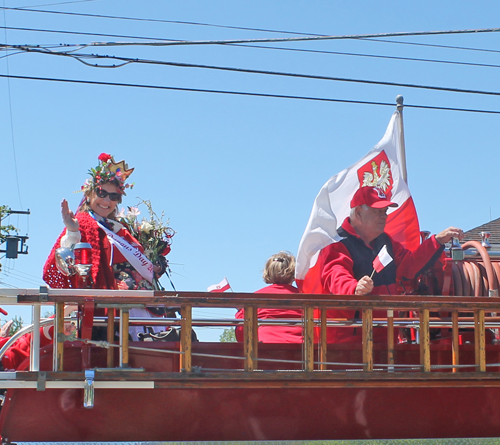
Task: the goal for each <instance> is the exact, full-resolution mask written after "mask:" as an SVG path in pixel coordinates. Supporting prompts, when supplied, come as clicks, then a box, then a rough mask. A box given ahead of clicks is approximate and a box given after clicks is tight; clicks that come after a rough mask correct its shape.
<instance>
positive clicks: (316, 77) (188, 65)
mask: <svg viewBox="0 0 500 445" xmlns="http://www.w3.org/2000/svg"><path fill="white" fill-rule="evenodd" d="M0 47H1V45H0ZM11 47H12V48H16V49H23V48H26V51H27V52H39V53H42V54H50V55H53V56H64V57H72V58H74V59H76V60H78V61H79V62H81V63H84V64H85V65H87V66H92V67H95V68H120V67H122V66H124V65H126V64H129V63H145V64H154V65H167V66H175V67H180V68H202V69H212V70H221V71H232V72H239V73H248V74H265V75H272V76H284V77H297V78H301V79H314V80H330V81H337V82H351V83H363V84H369V85H384V86H397V87H404V88H419V89H426V90H436V91H448V92H453V93H467V94H484V95H489V96H500V93H499V92H496V91H482V90H469V89H462V88H450V87H439V86H433V85H417V84H408V83H400V82H385V81H378V80H366V79H352V78H345V77H332V76H320V75H315V74H300V73H286V72H280V71H268V70H254V69H247V68H235V67H227V66H214V65H199V64H191V63H181V62H165V61H158V60H144V59H136V58H134V59H131V58H127V57H117V56H108V55H106V56H103V55H98V54H78V55H75V54H67V53H65V52H52V51H45V50H43V49H40V48H32V47H22V46H11ZM84 57H85V58H94V59H112V60H121V61H123V62H124V63H123V64H120V65H102V66H100V65H96V64H94V65H92V64H89V63H87V62H84V61H83V60H81V59H82V58H84Z"/></svg>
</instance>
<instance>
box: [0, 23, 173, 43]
mask: <svg viewBox="0 0 500 445" xmlns="http://www.w3.org/2000/svg"><path fill="white" fill-rule="evenodd" d="M0 28H3V29H9V30H11V31H29V32H46V33H54V34H74V35H81V36H97V37H118V38H121V39H137V40H165V41H168V42H170V41H172V39H164V38H161V37H142V36H126V35H120V34H101V33H96V32H83V31H64V30H57V29H41V28H19V27H14V26H0Z"/></svg>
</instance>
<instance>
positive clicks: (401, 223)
mask: <svg viewBox="0 0 500 445" xmlns="http://www.w3.org/2000/svg"><path fill="white" fill-rule="evenodd" d="M400 134H401V116H400V114H399V112H398V111H395V112H394V114H393V115H392V118H391V120H390V122H389V125H388V127H387V130H386V132H385V134H384V137H383V138H382V139H381V141H380V142H379V143H378V144H377V145H375V147H373V148H372V149H371V150H370V151H369V152H368V154H367V155H366V156H364V157H363V158H362V159H361V160H360V161H358V162H357V163H355V164H353V165H351V166H350V167H349V168H347V169H345V170H343V171H341V172H340V173H338V174H337V175H335V176H333V177H332V178H330V179H329V180H328V182H327V183H326V184H325V185H324V186H323V187H322V189H321V190H320V192H319V194H318V196H317V197H316V200H315V201H314V204H313V208H312V212H311V216H310V218H309V222H308V223H307V226H306V229H305V231H304V235H303V236H302V240H301V241H300V245H299V251H298V254H297V266H296V282H297V285H298V286H299V289H301V291H302V292H304V293H321V292H322V287H321V282H320V273H321V271H320V270H318V269H319V267H316V268H315V266H316V261H317V259H318V255H319V253H320V251H321V249H323V248H324V247H326V246H328V245H329V244H331V243H335V242H338V241H340V240H341V238H340V237H339V235H338V233H337V228H338V227H339V226H340V225H341V224H342V222H343V221H344V219H345V218H346V217H347V216H349V212H350V202H351V199H352V197H353V195H354V193H355V192H356V190H358V189H359V188H360V187H365V186H375V185H376V186H378V187H380V188H381V189H382V190H383V191H384V192H385V193H386V194H389V193H390V196H391V198H390V199H391V201H392V202H395V203H397V204H399V207H397V208H393V207H389V209H388V218H387V224H386V227H385V232H386V233H388V234H389V235H390V236H391V237H392V238H393V239H394V240H396V241H399V242H400V243H401V244H403V246H404V247H406V248H407V249H410V250H414V249H415V248H417V247H418V245H419V244H420V229H419V225H418V218H417V212H416V210H415V205H414V204H413V199H412V197H411V194H410V190H409V189H408V186H407V185H406V182H405V181H404V179H403V172H402V167H403V161H402V155H401V148H400V145H401V138H400Z"/></svg>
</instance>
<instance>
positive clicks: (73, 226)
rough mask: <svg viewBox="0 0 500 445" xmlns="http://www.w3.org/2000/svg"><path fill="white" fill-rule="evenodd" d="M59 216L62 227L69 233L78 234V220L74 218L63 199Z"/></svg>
mask: <svg viewBox="0 0 500 445" xmlns="http://www.w3.org/2000/svg"><path fill="white" fill-rule="evenodd" d="M61 216H62V220H63V223H64V225H65V226H66V228H67V229H68V230H69V231H70V232H78V230H79V229H80V224H79V223H78V220H77V219H76V218H75V215H74V214H73V212H72V211H71V210H70V209H69V205H68V201H66V200H65V199H63V200H62V202H61Z"/></svg>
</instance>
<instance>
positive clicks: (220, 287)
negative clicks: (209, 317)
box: [207, 277, 231, 292]
mask: <svg viewBox="0 0 500 445" xmlns="http://www.w3.org/2000/svg"><path fill="white" fill-rule="evenodd" d="M228 289H231V286H230V285H229V281H227V278H226V277H224V279H223V280H222V281H221V282H220V283H219V284H213V285H212V286H208V288H207V291H208V292H224V291H226V290H228Z"/></svg>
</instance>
